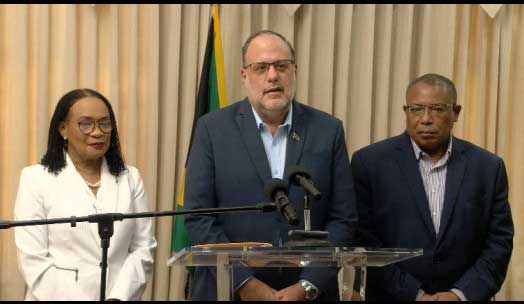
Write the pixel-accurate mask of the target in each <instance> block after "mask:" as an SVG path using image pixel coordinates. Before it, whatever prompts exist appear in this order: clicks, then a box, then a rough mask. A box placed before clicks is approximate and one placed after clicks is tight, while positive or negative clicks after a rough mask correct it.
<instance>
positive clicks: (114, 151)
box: [40, 89, 126, 177]
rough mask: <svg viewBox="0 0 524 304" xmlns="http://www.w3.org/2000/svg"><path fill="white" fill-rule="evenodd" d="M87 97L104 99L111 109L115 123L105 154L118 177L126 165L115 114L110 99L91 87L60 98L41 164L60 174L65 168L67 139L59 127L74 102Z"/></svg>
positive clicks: (110, 169)
mask: <svg viewBox="0 0 524 304" xmlns="http://www.w3.org/2000/svg"><path fill="white" fill-rule="evenodd" d="M85 97H95V98H98V99H100V100H102V101H103V102H104V104H105V105H106V107H107V109H108V111H109V118H110V119H111V123H112V124H113V130H112V131H111V139H110V144H109V149H108V150H107V152H106V154H105V158H106V160H107V165H108V167H109V172H111V174H112V175H114V176H117V177H118V176H119V175H120V174H121V173H122V172H123V171H125V170H126V166H125V162H124V158H123V156H122V151H121V149H120V141H119V139H118V130H117V128H116V119H115V114H114V112H113V108H112V107H111V104H110V103H109V101H108V100H107V99H106V98H105V97H104V96H103V95H102V94H100V93H98V92H97V91H95V90H91V89H75V90H72V91H70V92H68V93H67V94H65V95H64V96H62V98H60V100H59V101H58V104H57V105H56V108H55V112H54V113H53V117H52V118H51V123H50V125H49V136H48V139H47V151H46V153H45V154H44V156H43V157H42V160H41V161H40V164H41V165H43V166H44V167H46V168H47V170H48V171H49V172H50V173H53V174H55V175H58V173H60V171H62V169H64V167H65V166H66V156H65V151H64V147H65V140H64V139H63V138H62V136H61V135H60V132H59V131H58V128H59V126H60V123H61V122H63V121H65V119H66V117H67V115H68V114H69V109H71V107H72V106H73V104H75V102H77V101H78V100H80V99H82V98H85Z"/></svg>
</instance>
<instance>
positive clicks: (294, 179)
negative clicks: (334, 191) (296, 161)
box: [286, 165, 322, 200]
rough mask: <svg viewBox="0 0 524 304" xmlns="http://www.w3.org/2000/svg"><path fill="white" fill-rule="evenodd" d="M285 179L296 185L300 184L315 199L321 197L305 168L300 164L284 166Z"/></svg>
mask: <svg viewBox="0 0 524 304" xmlns="http://www.w3.org/2000/svg"><path fill="white" fill-rule="evenodd" d="M286 172H287V173H286V176H287V179H288V180H289V181H290V182H291V183H293V184H295V185H297V186H302V187H303V188H304V189H305V190H306V192H307V193H309V194H310V195H311V196H313V198H314V199H315V200H319V199H320V198H321V197H322V194H321V193H320V191H318V189H317V187H315V185H314V184H313V181H312V180H311V176H310V175H309V174H308V173H307V172H306V169H304V167H302V166H296V165H293V166H289V167H288V168H286Z"/></svg>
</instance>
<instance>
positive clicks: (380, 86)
mask: <svg viewBox="0 0 524 304" xmlns="http://www.w3.org/2000/svg"><path fill="white" fill-rule="evenodd" d="M220 12H221V20H220V21H221V26H222V29H221V31H222V42H223V48H224V61H225V71H226V86H227V96H228V100H229V103H232V102H234V101H236V100H239V99H241V98H242V97H243V96H244V94H245V91H244V90H243V88H242V86H241V83H240V79H239V69H240V47H241V45H242V43H243V41H244V40H245V39H246V38H247V37H248V36H249V34H250V33H252V32H253V31H256V30H259V29H263V28H269V29H272V30H276V31H278V32H280V33H282V34H284V35H285V36H286V37H288V39H289V40H290V41H291V42H292V43H293V45H294V46H295V49H296V55H297V62H298V91H297V98H298V99H299V100H301V101H303V102H304V103H306V104H309V105H312V106H314V107H317V108H319V109H322V110H324V111H326V112H328V113H331V114H333V115H335V116H337V117H338V118H340V119H342V121H343V122H344V126H345V129H346V136H347V138H346V139H347V143H348V148H349V152H350V153H353V152H354V151H355V150H356V149H358V148H361V147H363V146H365V145H367V144H370V143H372V142H376V141H378V140H381V139H384V138H386V137H389V136H392V135H396V134H398V133H400V132H402V130H403V129H404V114H403V112H402V110H401V105H402V104H403V103H404V91H405V87H406V85H407V83H408V81H409V80H410V79H412V78H414V77H416V76H418V75H420V74H423V73H427V72H437V73H442V74H444V75H447V76H449V77H451V78H452V79H453V80H454V81H455V83H456V85H457V89H458V93H459V103H460V104H462V105H463V112H462V115H461V117H460V118H459V122H458V124H457V125H456V128H455V134H456V135H458V136H459V137H463V138H465V139H467V140H470V141H472V142H474V143H476V144H478V145H480V146H482V147H484V148H486V149H488V150H490V151H492V152H494V153H496V154H497V155H499V156H501V157H503V158H504V160H505V161H506V165H507V168H508V174H509V181H510V202H511V207H512V211H513V220H514V222H515V228H516V235H515V241H514V248H515V249H514V251H513V256H512V259H511V264H510V270H509V273H508V276H507V278H506V281H505V284H504V287H503V289H502V290H501V292H499V294H498V295H497V300H502V299H507V300H518V299H524V290H523V289H522V288H520V287H521V286H522V285H523V283H524V266H522V265H524V263H523V262H524V252H523V251H522V248H523V245H524V244H523V243H524V240H523V235H522V233H521V230H522V228H523V227H522V226H523V225H524V222H523V219H522V216H523V215H524V212H523V211H524V207H522V206H521V204H519V203H518V202H519V201H522V200H523V199H524V187H521V186H520V185H521V184H522V183H523V182H524V136H523V135H522V134H524V124H522V123H520V119H519V118H522V117H524V102H522V101H521V100H520V99H521V98H522V97H523V96H524V56H523V54H524V19H523V13H524V9H523V6H522V5H504V6H503V7H502V8H501V9H500V11H499V12H498V13H497V15H496V16H495V17H494V18H493V19H492V18H491V17H489V16H488V15H487V14H486V13H485V12H484V11H483V10H482V8H481V7H480V6H479V5H477V4H473V5H451V4H450V5H422V4H420V5H373V4H367V5H305V4H304V5H298V6H297V5H291V6H286V5H280V4H274V5H265V4H259V5H220ZM209 16H210V6H209V5H189V4H188V5H180V4H173V5H102V4H97V5H88V4H78V5H36V4H31V5H0V219H1V220H11V219H12V213H13V204H14V200H15V197H16V191H17V187H18V178H19V174H20V170H21V168H23V167H24V166H27V165H29V164H33V163H36V162H38V161H39V160H40V158H41V156H42V154H43V152H44V151H45V148H46V143H47V132H48V126H49V120H50V116H51V114H52V112H53V110H54V106H55V104H56V102H57V101H58V99H59V98H60V97H61V96H62V95H63V94H64V93H65V92H67V91H69V90H71V89H73V88H77V87H91V88H95V89H97V90H99V91H100V92H101V93H103V94H104V95H106V96H107V97H108V98H109V99H110V101H111V102H112V104H113V106H114V108H115V111H116V115H117V120H118V128H119V131H120V136H121V142H122V145H123V150H124V154H125V157H126V161H127V162H128V163H130V164H133V165H136V166H137V167H138V168H139V169H140V170H141V173H142V175H143V177H144V181H145V187H146V190H147V193H148V196H149V199H150V207H151V209H152V210H171V209H174V201H175V197H176V195H177V194H178V191H179V189H180V180H181V175H182V171H183V168H184V162H185V159H186V154H187V150H188V145H189V136H190V131H191V124H192V119H193V112H194V102H195V96H196V91H197V86H198V79H199V73H200V68H201V65H202V60H203V51H204V47H205V41H206V35H207V27H208V24H209ZM171 225H172V219H171V218H160V219H157V220H156V225H155V234H156V237H157V240H158V249H157V251H156V256H155V259H156V264H155V268H154V275H153V279H152V280H151V282H150V284H149V286H148V288H147V290H146V293H145V294H144V299H154V300H164V299H183V287H184V274H183V273H181V272H179V271H173V270H171V269H168V268H166V266H165V264H166V261H167V259H168V258H169V256H170V255H171V249H170V242H171ZM0 246H1V247H0V300H20V299H23V295H24V292H25V286H24V283H23V281H22V279H21V276H20V274H19V272H18V270H17V266H16V252H15V246H14V241H13V232H12V230H4V231H0Z"/></svg>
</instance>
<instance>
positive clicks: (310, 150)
mask: <svg viewBox="0 0 524 304" xmlns="http://www.w3.org/2000/svg"><path fill="white" fill-rule="evenodd" d="M242 63H243V68H242V69H241V78H242V82H243V84H244V86H245V88H246V91H247V98H246V99H244V100H242V101H239V102H237V103H234V104H232V105H231V106H228V107H226V108H224V109H222V110H219V111H215V112H211V113H209V114H207V115H205V116H203V117H202V118H201V119H200V120H199V122H198V124H197V127H196V132H195V138H194V142H193V146H192V148H191V152H190V154H189V160H188V164H187V176H186V186H185V206H186V207H187V208H188V209H196V208H214V207H232V206H241V205H249V204H253V205H254V204H256V203H259V202H263V201H267V200H268V199H267V198H266V197H265V195H264V184H265V183H266V182H267V181H268V180H270V179H271V178H285V176H284V171H285V168H286V167H288V166H290V165H301V166H303V167H304V168H306V169H307V171H308V173H309V174H311V178H312V180H313V181H314V183H315V185H316V186H317V188H318V189H319V190H320V192H321V193H322V199H321V200H319V201H314V202H313V203H312V210H311V229H312V230H326V231H328V232H329V239H330V241H332V242H333V243H334V245H338V246H345V245H348V244H349V243H350V241H351V239H352V233H353V228H354V224H355V222H356V218H357V211H356V203H355V198H354V189H353V184H352V178H351V169H350V165H349V158H348V154H347V149H346V143H345V136H344V129H343V126H342V122H341V121H340V120H338V119H336V118H334V117H332V116H331V115H328V114H326V113H324V112H321V111H318V110H315V109H313V108H311V107H308V106H305V105H303V104H301V103H299V102H297V101H296V100H295V99H294V98H295V91H296V89H295V88H296V64H295V57H294V52H293V48H292V46H291V44H290V43H289V42H288V41H287V40H286V39H285V38H284V37H283V36H281V35H280V34H278V33H275V32H271V31H261V32H257V33H255V34H253V35H252V36H251V37H249V38H248V39H247V41H246V42H245V44H244V46H243V48H242ZM304 195H305V192H304V190H303V189H302V188H299V187H297V186H291V187H290V189H289V199H290V201H291V204H292V207H293V208H294V209H295V210H296V213H297V215H298V216H299V218H300V220H301V223H304V221H303V218H302V215H303V207H304V206H303V197H304ZM185 224H186V228H187V231H188V233H189V237H190V239H191V242H192V243H193V244H194V245H196V244H204V243H225V242H246V241H258V242H267V243H271V244H273V246H280V245H281V244H283V243H284V242H285V241H286V240H288V230H290V229H302V228H303V226H301V227H300V226H299V227H293V226H290V225H289V224H288V223H287V222H286V220H285V218H284V217H283V216H282V215H281V214H279V213H264V214H261V213H242V214H221V215H217V216H210V215H191V216H188V217H186V221H185ZM302 225H303V224H302ZM214 271H215V270H214V269H212V268H204V267H197V268H196V269H195V273H194V278H193V293H192V296H193V299H196V300H214V299H216V273H215V272H214ZM233 287H234V288H235V290H236V292H235V294H236V296H237V297H238V298H240V299H241V300H304V299H317V298H318V299H337V298H338V287H337V269H315V268H308V267H306V268H267V269H264V268H249V267H237V268H236V269H235V270H234V281H233Z"/></svg>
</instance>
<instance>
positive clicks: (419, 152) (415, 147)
mask: <svg viewBox="0 0 524 304" xmlns="http://www.w3.org/2000/svg"><path fill="white" fill-rule="evenodd" d="M409 139H410V140H411V145H412V146H413V152H415V157H416V158H417V160H419V159H420V156H421V155H427V153H426V152H424V151H422V149H420V147H419V146H418V145H417V143H416V142H415V141H414V140H413V138H411V137H410V138H409ZM452 145H453V136H451V134H450V136H449V144H448V150H447V151H446V154H447V155H448V156H450V155H451V147H452Z"/></svg>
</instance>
